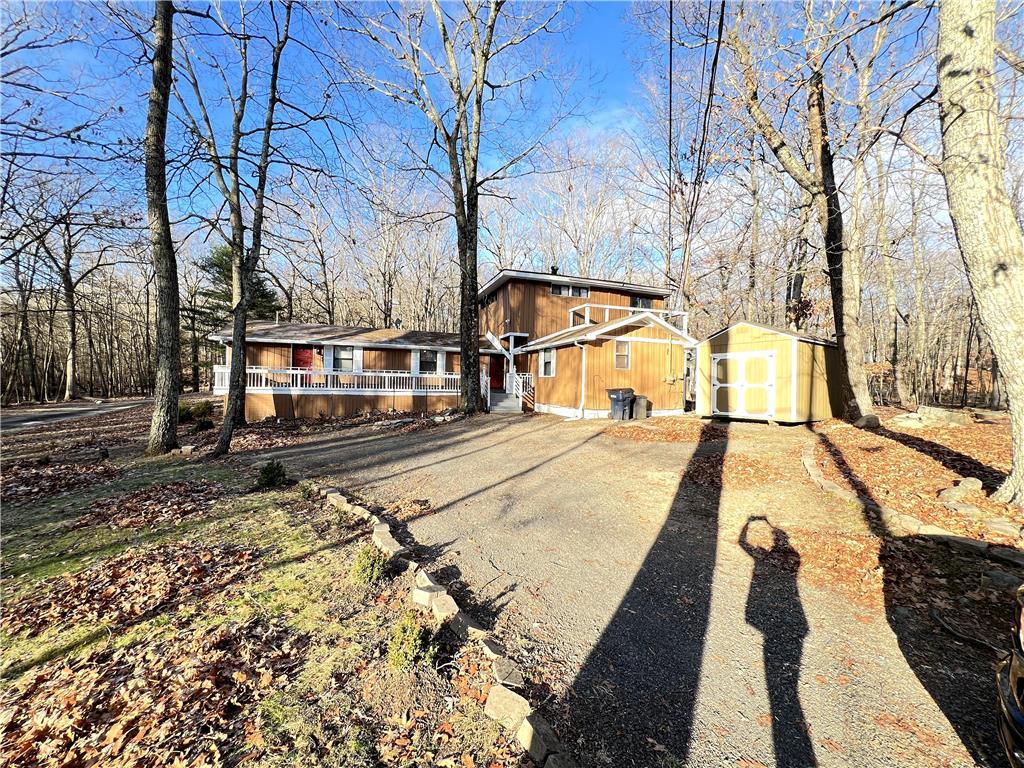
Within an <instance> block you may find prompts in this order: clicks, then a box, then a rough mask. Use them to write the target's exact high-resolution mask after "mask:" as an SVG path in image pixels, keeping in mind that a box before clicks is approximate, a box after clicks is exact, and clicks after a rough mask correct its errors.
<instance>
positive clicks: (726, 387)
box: [711, 351, 775, 419]
mask: <svg viewBox="0 0 1024 768" xmlns="http://www.w3.org/2000/svg"><path fill="white" fill-rule="evenodd" d="M711 413H712V415H714V416H737V417H743V418H751V419H774V418H775V353H774V352H762V351H758V352H722V353H719V354H712V355H711Z"/></svg>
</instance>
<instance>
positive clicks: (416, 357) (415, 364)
mask: <svg viewBox="0 0 1024 768" xmlns="http://www.w3.org/2000/svg"><path fill="white" fill-rule="evenodd" d="M422 351H425V352H436V353H437V370H436V371H434V372H433V373H444V372H445V370H446V369H447V366H446V364H445V363H446V361H445V357H446V354H447V353H445V351H444V350H442V349H427V350H419V349H414V350H413V351H412V372H413V373H415V374H417V375H418V374H420V373H422V371H421V370H420V352H422ZM427 375H428V376H431V375H433V374H431V373H428V374H427Z"/></svg>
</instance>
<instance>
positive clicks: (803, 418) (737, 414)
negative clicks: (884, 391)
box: [694, 322, 843, 423]
mask: <svg viewBox="0 0 1024 768" xmlns="http://www.w3.org/2000/svg"><path fill="white" fill-rule="evenodd" d="M838 370H839V349H838V348H837V347H836V343H835V342H834V341H826V340H824V339H818V338H815V337H813V336H806V335H804V334H800V333H794V332H792V331H785V330H781V329H779V328H772V327H770V326H766V325H758V324H757V323H748V322H740V323H735V324H734V325H730V326H729V327H728V328H723V329H722V330H720V331H718V332H717V333H713V334H711V335H710V336H709V337H708V338H706V339H705V340H704V341H702V342H701V343H700V344H698V345H697V358H696V370H695V372H694V373H695V376H694V378H695V381H696V408H697V413H698V414H699V415H700V416H722V417H729V418H735V419H753V420H759V421H777V422H786V423H801V422H808V421H820V420H822V419H828V418H831V417H832V416H833V414H835V415H839V414H841V413H842V410H843V409H842V402H841V396H840V390H839V374H838Z"/></svg>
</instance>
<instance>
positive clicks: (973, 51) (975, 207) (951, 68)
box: [936, 0, 1024, 506]
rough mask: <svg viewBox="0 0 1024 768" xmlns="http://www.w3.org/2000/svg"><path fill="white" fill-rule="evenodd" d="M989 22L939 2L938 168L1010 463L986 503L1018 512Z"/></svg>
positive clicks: (1016, 328)
mask: <svg viewBox="0 0 1024 768" xmlns="http://www.w3.org/2000/svg"><path fill="white" fill-rule="evenodd" d="M995 26H996V13H995V0H943V2H942V3H941V4H940V7H939V37H938V50H937V53H936V59H937V66H938V75H939V119H940V122H941V125H942V172H943V176H944V178H945V180H946V196H947V198H948V200H949V213H950V217H951V218H952V220H953V230H954V232H955V233H956V238H957V243H958V244H959V246H960V253H961V254H962V256H963V260H964V266H965V267H966V270H967V279H968V281H969V282H970V285H971V291H972V293H973V295H974V299H975V302H976V304H977V307H978V315H979V316H980V318H981V322H982V325H983V326H984V327H985V331H986V334H987V336H988V338H989V340H990V342H991V344H992V350H993V352H994V354H995V356H996V358H997V359H998V360H999V365H1000V369H1001V373H1002V375H1003V383H1004V384H1005V386H1006V395H1007V398H1008V400H1009V405H1010V425H1011V432H1012V436H1013V464H1012V468H1011V470H1010V474H1009V476H1008V477H1007V478H1006V481H1005V482H1004V483H1003V485H1002V486H1001V487H1000V488H999V490H998V491H997V492H996V493H995V495H994V498H995V499H997V500H999V501H1004V502H1010V503H1012V504H1017V505H1020V506H1024V355H1021V346H1020V345H1021V339H1024V234H1022V233H1021V227H1020V224H1019V223H1018V221H1017V219H1016V217H1015V216H1014V212H1013V207H1012V205H1011V204H1010V200H1009V198H1008V196H1007V194H1006V185H1005V175H1004V174H1005V170H1006V160H1005V157H1004V153H1003V145H1002V136H1001V130H1000V124H999V114H998V112H999V104H998V94H997V93H996V80H995V74H994V72H995Z"/></svg>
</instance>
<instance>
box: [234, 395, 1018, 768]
mask: <svg viewBox="0 0 1024 768" xmlns="http://www.w3.org/2000/svg"><path fill="white" fill-rule="evenodd" d="M607 426H608V422H600V421H564V420H562V419H559V418H556V417H550V416H518V415H515V416H488V417H478V418H474V419H469V420H465V421H460V422H454V423H452V424H446V425H441V426H437V427H434V428H430V429H426V430H423V431H420V432H415V433H411V434H396V433H394V432H388V431H383V430H373V429H363V428H360V429H354V430H352V431H351V433H350V434H346V435H345V436H344V437H342V438H341V439H337V438H332V439H325V440H319V441H314V442H309V443H306V444H302V445H298V446H292V447H289V448H282V449H278V450H274V451H271V452H263V453H260V454H259V458H260V459H263V458H265V457H266V456H268V455H273V456H275V457H278V458H281V459H282V460H284V461H286V463H287V464H289V465H290V466H294V467H296V468H300V467H301V468H302V470H303V471H304V472H307V473H309V474H311V475H321V476H323V477H331V478H333V479H335V480H336V481H337V483H338V484H339V485H341V486H343V487H346V488H349V489H353V490H355V491H357V492H359V493H360V494H362V495H364V496H365V497H366V498H367V499H370V500H372V501H376V502H380V503H386V502H394V501H399V500H408V499H426V500H429V502H430V504H431V506H432V508H433V512H432V513H431V514H427V515H424V516H422V517H419V518H417V519H415V520H412V521H410V522H409V527H410V530H411V532H412V533H413V534H414V536H415V537H416V539H417V541H419V542H420V543H421V544H422V545H423V551H422V552H421V553H419V554H420V556H421V557H426V558H427V559H432V560H433V561H434V563H435V566H434V567H435V569H437V570H438V571H440V573H441V574H442V576H443V577H444V578H446V579H447V580H449V581H454V582H456V585H455V586H456V588H455V590H454V591H456V593H457V594H458V588H459V587H460V586H462V587H463V594H459V597H460V602H462V600H463V599H468V600H469V601H470V602H471V604H473V605H475V611H476V613H477V614H478V615H479V616H480V617H481V618H482V619H484V620H485V621H486V622H487V623H489V624H490V625H491V626H492V627H493V628H494V629H495V632H496V633H497V634H498V635H499V636H500V637H501V638H502V639H504V640H505V641H506V642H507V644H508V646H509V654H510V656H512V657H513V658H516V659H517V660H518V661H520V662H521V663H522V665H523V666H524V668H525V669H526V670H527V671H528V672H529V673H530V674H531V675H532V679H533V684H534V688H533V690H532V691H531V695H532V698H533V699H534V701H542V702H543V703H542V706H541V709H542V711H543V712H544V713H545V714H546V715H547V716H549V718H550V719H551V720H552V721H553V722H554V724H555V726H556V728H557V729H558V731H559V733H560V734H561V735H562V737H563V739H564V740H566V741H567V742H568V743H571V744H574V745H575V746H574V751H575V753H576V754H577V756H578V757H579V759H580V762H581V763H582V764H583V765H588V766H604V765H608V766H659V765H666V766H668V765H681V764H687V765H701V766H705V765H730V766H732V765H742V766H746V767H747V768H757V767H758V766H761V765H765V766H768V765H790V766H804V765H814V764H817V765H836V766H840V765H843V766H845V765H858V766H892V765H934V766H969V765H976V764H990V765H1000V764H1001V758H1000V756H999V747H998V743H997V742H996V741H995V729H994V715H995V697H994V685H993V679H992V669H993V663H992V662H993V660H994V655H993V654H992V653H991V652H990V651H988V650H985V649H982V648H978V647H975V646H973V645H970V644H964V643H961V642H959V641H956V640H955V639H954V638H953V637H952V636H951V635H950V634H949V633H947V632H945V631H944V630H942V629H941V628H939V627H938V626H937V625H936V624H935V622H934V621H933V620H932V619H930V618H929V615H928V612H927V611H924V610H921V608H920V605H918V604H917V603H914V602H912V601H908V602H907V604H905V605H904V604H903V602H902V596H901V592H900V588H901V580H903V579H909V580H911V581H913V580H914V579H915V576H914V574H913V573H910V574H908V573H907V572H906V571H905V570H897V568H896V565H895V563H894V562H893V561H892V560H891V558H896V557H899V558H903V557H904V555H905V554H906V549H907V547H912V551H911V555H912V556H913V557H911V558H910V562H913V563H917V562H922V563H923V562H925V559H926V558H930V559H929V560H928V562H936V563H938V565H937V566H936V567H937V568H938V567H946V566H947V565H948V563H949V562H952V561H951V560H950V558H949V557H948V555H947V553H946V550H944V549H941V548H938V547H937V545H933V544H931V543H930V542H928V541H921V540H919V539H914V540H913V541H911V542H903V541H897V540H889V539H886V538H885V537H884V535H883V536H882V537H881V538H877V536H878V531H877V530H876V531H872V530H871V529H870V528H869V526H868V524H867V522H866V521H865V517H864V515H863V513H862V511H861V510H860V509H859V507H857V506H856V505H844V504H843V503H842V502H841V501H838V500H836V499H835V498H832V497H830V496H829V495H827V494H825V493H824V492H822V491H821V490H819V489H818V488H817V487H816V486H815V485H814V484H813V483H812V482H811V481H810V479H809V478H808V477H807V476H806V473H805V472H804V470H803V468H802V466H801V464H800V458H799V457H800V453H801V451H802V450H803V447H804V446H805V445H806V443H807V441H813V440H814V437H813V435H811V434H810V433H809V432H808V431H807V430H806V429H804V428H802V427H769V426H766V425H759V424H731V425H729V427H728V429H727V430H726V432H727V434H726V435H725V436H724V438H723V436H722V434H721V430H710V429H708V430H705V432H704V437H705V438H706V439H700V440H699V441H698V442H695V443H682V442H674V443H667V442H638V441H634V440H627V439H618V438H613V437H610V436H608V435H605V434H603V431H604V430H605V429H606V428H607ZM723 453H727V454H728V456H729V459H730V461H733V460H734V458H735V459H736V460H737V461H736V462H735V466H737V467H739V468H740V469H743V468H745V467H748V466H749V467H753V468H754V469H753V470H751V475H750V477H749V478H748V479H749V482H748V481H747V480H744V481H743V482H733V480H732V475H730V476H729V477H726V478H725V482H722V478H721V477H720V476H719V477H717V478H716V477H715V475H714V468H715V467H716V466H719V465H720V463H719V462H717V461H716V459H717V458H718V457H720V456H721V455H722V454H723ZM695 454H696V457H697V460H693V459H694V456H695ZM254 458H256V456H255V455H254ZM759 463H760V464H759ZM758 466H765V467H768V468H770V469H771V470H772V471H771V472H769V473H766V476H767V477H770V478H771V479H770V481H765V482H758V479H757V474H756V468H757V467H758ZM709 468H710V470H711V471H710V473H709ZM730 471H731V470H730ZM761 517H766V518H767V519H768V520H769V521H770V523H771V525H770V526H769V524H768V523H766V522H764V521H762V520H761V519H759V518H761ZM872 535H874V536H875V537H876V538H875V539H872V540H873V541H876V544H877V547H876V548H877V549H878V550H879V553H880V554H879V558H880V560H879V563H875V567H874V570H871V569H869V570H868V571H866V572H865V573H864V574H863V580H864V581H865V582H871V583H875V582H877V591H878V599H877V600H875V601H872V600H870V599H861V598H863V595H859V594H858V593H857V592H856V590H854V591H851V590H850V589H849V584H848V582H849V581H850V577H851V573H850V572H848V571H847V569H846V565H845V561H843V560H841V559H840V558H838V557H837V558H835V562H830V561H829V554H828V553H829V549H828V543H829V542H830V541H832V540H837V541H838V540H840V539H844V537H846V538H855V537H861V538H865V537H867V538H869V539H870V538H871V537H872ZM808 542H811V543H815V544H816V543H818V542H821V543H822V544H823V545H824V546H813V547H812V546H810V545H809V544H808ZM823 552H824V553H825V554H824V555H823V554H822V553H823ZM915 558H916V559H915ZM975 566H976V567H975ZM986 567H987V568H991V567H992V566H991V565H987V564H985V563H978V564H973V563H967V564H963V563H959V564H957V568H959V570H958V571H957V573H956V574H954V575H953V576H955V577H956V579H959V580H960V581H962V583H963V585H964V588H963V589H962V590H960V592H959V593H958V594H956V595H953V596H951V598H950V609H951V611H952V614H951V615H952V616H953V617H954V618H955V616H956V612H955V606H956V602H957V601H965V600H966V601H969V600H971V599H976V598H972V596H971V595H972V594H974V593H973V592H971V591H970V588H971V584H972V583H973V582H972V579H975V578H976V574H975V570H978V569H981V570H984V568H986ZM829 569H832V571H830V570H829ZM972 569H973V570H972ZM978 572H979V573H980V572H981V571H980V570H979V571H978ZM830 574H831V575H834V577H835V578H834V581H835V583H834V584H833V583H832V579H831V578H830ZM854 575H855V576H856V577H857V578H858V579H860V578H861V576H860V575H859V574H854ZM932 576H933V577H934V579H935V583H936V584H938V583H941V584H943V585H944V584H946V583H947V581H949V580H955V579H952V578H951V579H945V578H938V577H935V576H934V574H932ZM1021 576H1024V574H1014V577H1021ZM978 578H980V577H978ZM869 586H870V584H869ZM883 592H884V594H883ZM1006 594H1007V600H1006V606H1007V609H1006V615H1007V617H1008V616H1009V610H1010V605H1011V599H1010V597H1009V595H1010V594H1011V592H1010V591H1009V590H1007V592H1006ZM1006 642H1007V643H1008V642H1009V636H1007V637H1006Z"/></svg>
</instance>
